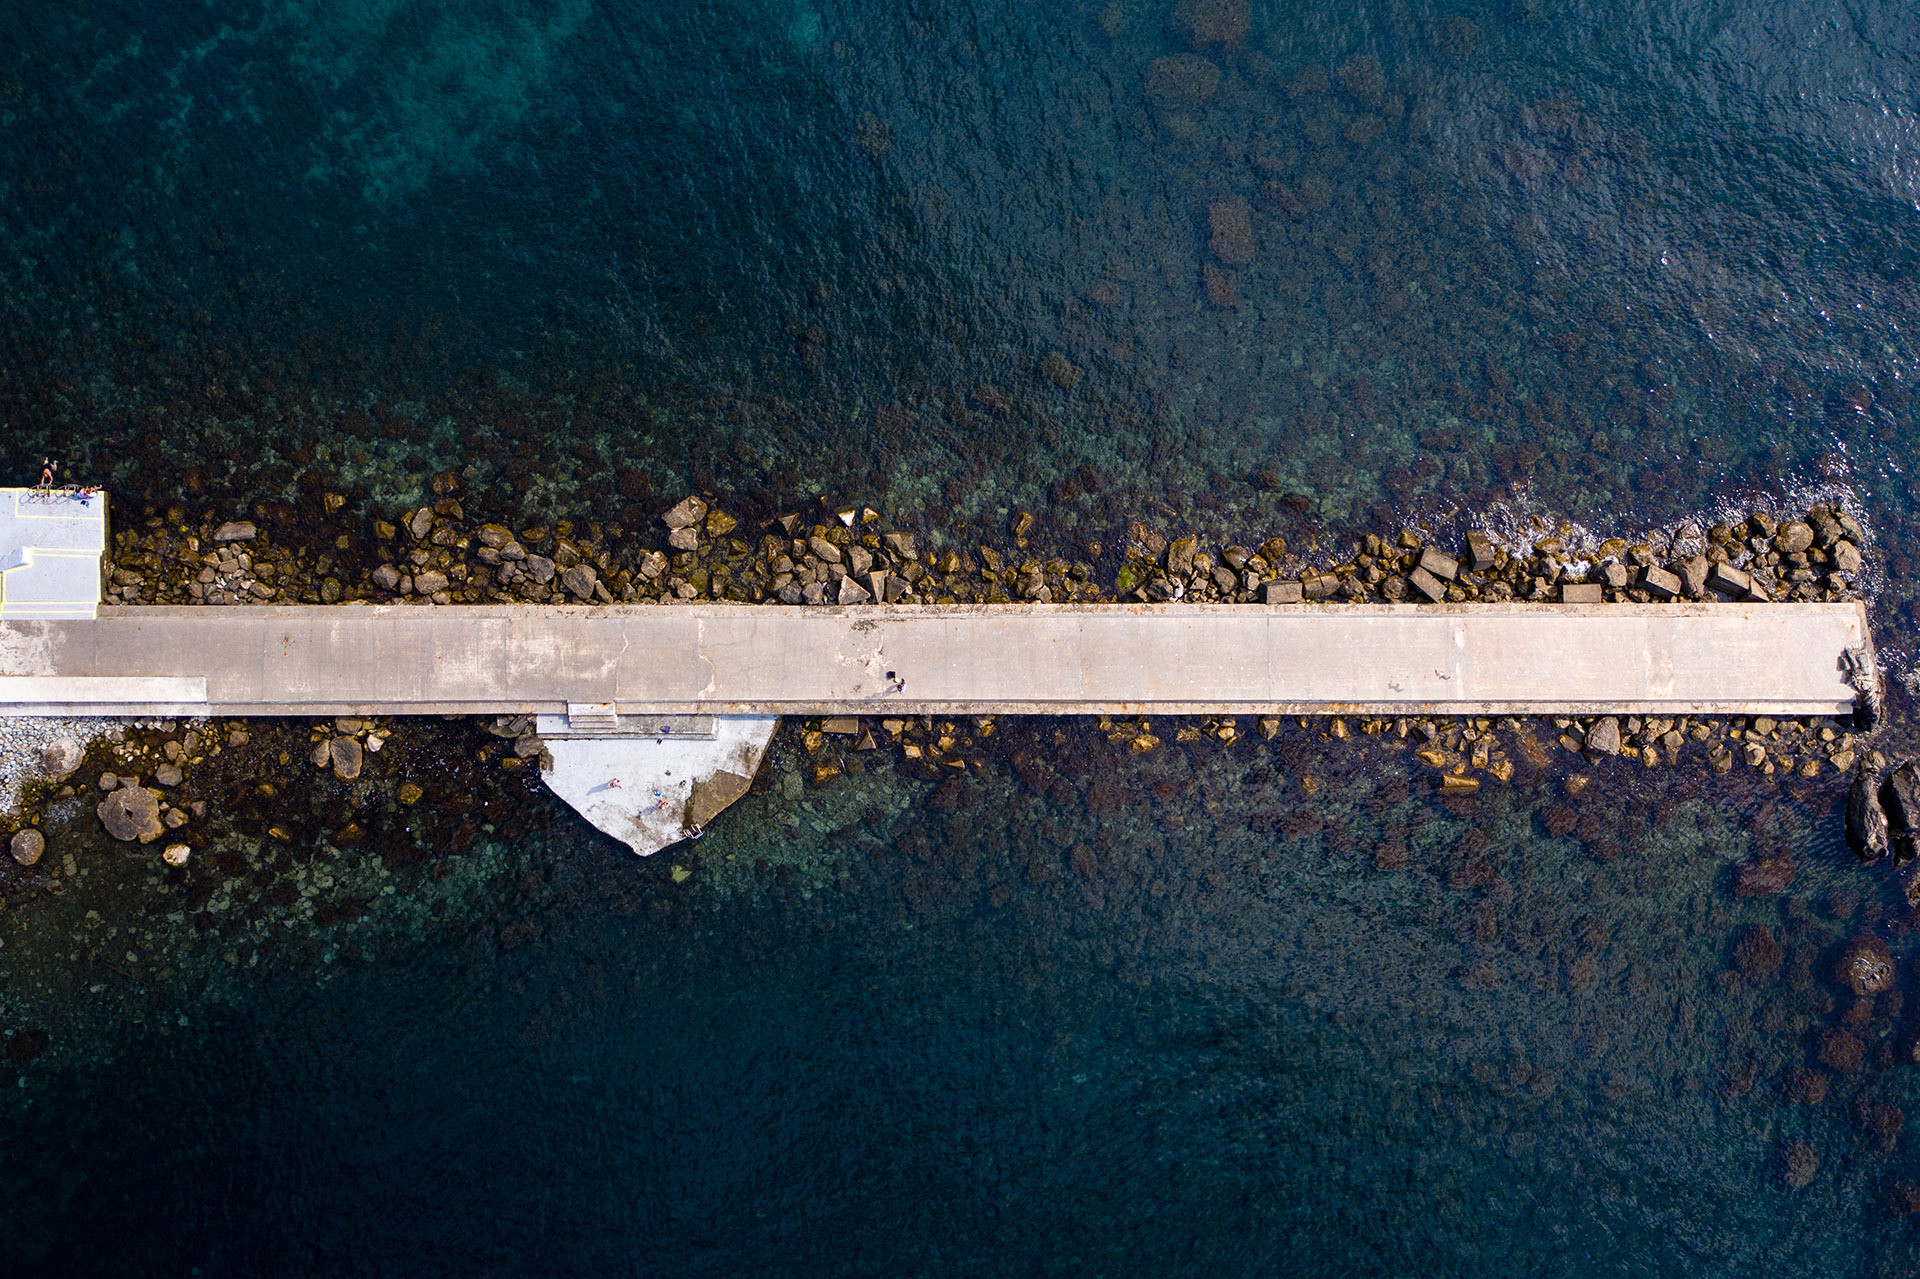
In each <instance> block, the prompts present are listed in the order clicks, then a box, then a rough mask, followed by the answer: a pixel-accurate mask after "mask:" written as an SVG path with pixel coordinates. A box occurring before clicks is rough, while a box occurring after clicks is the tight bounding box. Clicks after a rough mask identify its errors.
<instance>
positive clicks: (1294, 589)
mask: <svg viewBox="0 0 1920 1279" xmlns="http://www.w3.org/2000/svg"><path fill="white" fill-rule="evenodd" d="M1301 598H1302V596H1301V592H1300V583H1298V582H1262V583H1260V602H1261V603H1262V604H1298V603H1299V602H1300V600H1301Z"/></svg>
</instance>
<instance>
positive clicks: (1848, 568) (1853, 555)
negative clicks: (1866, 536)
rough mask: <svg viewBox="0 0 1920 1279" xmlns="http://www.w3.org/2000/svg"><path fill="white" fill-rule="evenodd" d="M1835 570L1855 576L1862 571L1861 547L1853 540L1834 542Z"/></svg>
mask: <svg viewBox="0 0 1920 1279" xmlns="http://www.w3.org/2000/svg"><path fill="white" fill-rule="evenodd" d="M1833 571H1834V572H1836V573H1844V574H1846V575H1847V576H1848V577H1854V576H1856V575H1858V573H1859V572H1860V548H1859V547H1857V546H1855V545H1854V544H1853V543H1852V542H1835V543H1834V544H1833Z"/></svg>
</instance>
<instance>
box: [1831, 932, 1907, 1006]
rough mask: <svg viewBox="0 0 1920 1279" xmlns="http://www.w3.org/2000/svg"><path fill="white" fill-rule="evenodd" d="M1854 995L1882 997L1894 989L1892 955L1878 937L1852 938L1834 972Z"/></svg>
mask: <svg viewBox="0 0 1920 1279" xmlns="http://www.w3.org/2000/svg"><path fill="white" fill-rule="evenodd" d="M1834 976H1836V977H1838V978H1839V979H1840V980H1841V981H1842V982H1844V983H1846V985H1847V987H1848V988H1849V989H1851V990H1852V991H1853V993H1854V994H1856V995H1879V994H1884V993H1886V991H1888V990H1889V989H1891V988H1892V986H1893V951H1892V950H1890V949H1889V948H1888V946H1887V943H1885V942H1884V941H1881V940H1880V939H1879V938H1878V937H1855V938H1854V939H1853V940H1852V941H1850V942H1848V943H1847V948H1846V950H1844V951H1843V952H1841V955H1840V963H1839V964H1838V966H1836V967H1835V969H1834Z"/></svg>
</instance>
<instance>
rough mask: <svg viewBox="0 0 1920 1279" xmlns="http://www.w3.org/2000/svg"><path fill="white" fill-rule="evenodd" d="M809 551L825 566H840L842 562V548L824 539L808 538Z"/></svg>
mask: <svg viewBox="0 0 1920 1279" xmlns="http://www.w3.org/2000/svg"><path fill="white" fill-rule="evenodd" d="M807 551H808V553H809V554H811V555H812V556H813V557H814V558H815V559H817V560H819V561H820V562H821V563H823V564H838V563H839V562H840V548H839V547H837V546H835V545H834V544H833V543H832V542H829V541H828V540H827V539H826V538H824V537H810V538H808V539H807Z"/></svg>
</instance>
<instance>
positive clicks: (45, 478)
mask: <svg viewBox="0 0 1920 1279" xmlns="http://www.w3.org/2000/svg"><path fill="white" fill-rule="evenodd" d="M59 469H60V464H59V463H58V462H56V461H54V460H53V459H52V458H50V457H43V458H41V459H40V490H41V491H42V492H43V493H51V492H52V491H53V473H54V472H55V471H57V470H59Z"/></svg>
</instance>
